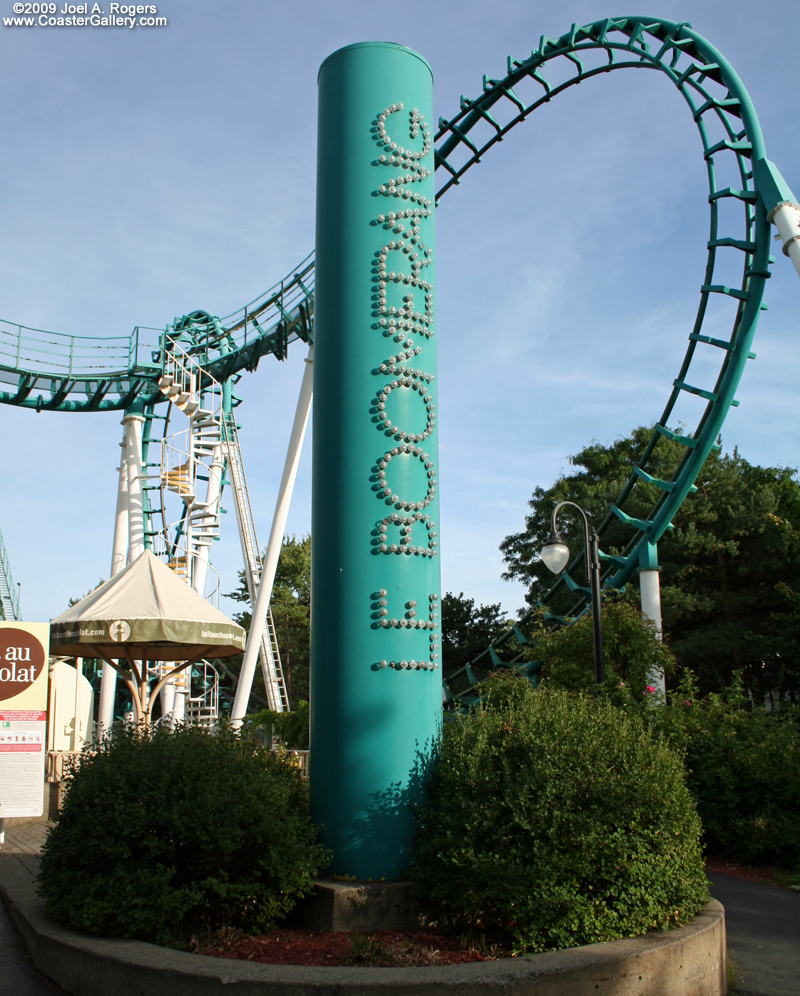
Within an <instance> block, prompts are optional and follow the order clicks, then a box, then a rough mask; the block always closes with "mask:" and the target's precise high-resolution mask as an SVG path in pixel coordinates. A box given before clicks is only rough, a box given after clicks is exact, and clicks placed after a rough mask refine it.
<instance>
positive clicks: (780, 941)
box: [708, 873, 800, 996]
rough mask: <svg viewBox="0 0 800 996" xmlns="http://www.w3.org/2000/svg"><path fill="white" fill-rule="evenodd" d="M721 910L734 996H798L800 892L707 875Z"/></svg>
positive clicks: (799, 974)
mask: <svg viewBox="0 0 800 996" xmlns="http://www.w3.org/2000/svg"><path fill="white" fill-rule="evenodd" d="M708 878H709V882H710V887H711V895H712V896H713V897H714V899H716V900H718V901H719V902H721V903H722V905H723V906H724V907H725V924H726V926H727V930H728V957H729V958H730V959H731V960H732V961H733V963H734V965H735V966H736V983H735V992H736V994H737V996H800V894H798V893H796V892H791V891H789V890H788V889H779V888H777V887H776V886H774V885H761V884H760V883H758V882H747V881H745V880H744V879H741V878H734V877H733V876H731V875H718V874H716V873H714V874H712V875H709V876H708Z"/></svg>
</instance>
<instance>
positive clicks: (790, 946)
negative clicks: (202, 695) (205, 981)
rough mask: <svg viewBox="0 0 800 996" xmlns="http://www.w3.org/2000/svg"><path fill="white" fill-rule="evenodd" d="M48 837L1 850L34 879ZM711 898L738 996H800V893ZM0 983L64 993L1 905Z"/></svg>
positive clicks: (719, 883)
mask: <svg viewBox="0 0 800 996" xmlns="http://www.w3.org/2000/svg"><path fill="white" fill-rule="evenodd" d="M46 832H47V824H46V823H26V824H21V825H18V826H12V827H9V828H8V829H7V830H6V843H5V846H4V847H2V848H0V853H2V855H3V860H2V861H0V881H2V876H3V865H4V862H5V861H9V860H17V861H19V862H21V863H22V864H23V865H24V866H25V867H26V868H27V869H28V870H29V871H30V872H31V873H32V874H35V873H36V869H37V866H38V853H39V850H40V848H41V846H42V844H43V843H44V838H45V834H46ZM709 881H710V887H711V895H712V896H713V897H714V899H717V900H719V902H721V903H722V905H723V906H724V907H725V919H726V924H727V930H728V954H729V957H730V958H731V959H732V960H733V962H734V964H735V965H736V969H737V979H736V990H735V991H736V996H800V894H798V893H795V892H790V891H789V890H785V889H779V888H777V887H775V886H771V885H761V884H759V883H756V882H747V881H744V880H743V879H739V878H733V877H732V876H730V875H719V874H717V873H713V874H711V875H709ZM0 980H2V982H3V986H2V991H3V993H8V994H9V996H54V994H58V993H62V992H63V990H62V989H59V987H58V986H56V985H54V984H53V983H52V982H49V981H48V980H47V979H45V978H43V977H42V976H41V975H39V973H38V972H36V971H35V969H34V968H33V967H32V965H31V963H30V960H29V958H28V955H27V953H26V951H25V948H24V945H23V943H22V940H21V938H20V936H19V934H18V933H17V931H16V928H15V927H14V925H13V923H12V921H11V918H10V917H9V915H8V913H7V911H6V909H5V907H4V906H3V904H2V902H0Z"/></svg>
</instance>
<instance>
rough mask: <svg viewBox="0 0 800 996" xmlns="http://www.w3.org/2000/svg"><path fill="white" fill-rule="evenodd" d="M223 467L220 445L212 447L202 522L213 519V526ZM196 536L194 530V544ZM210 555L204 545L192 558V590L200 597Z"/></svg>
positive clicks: (217, 514) (206, 546)
mask: <svg viewBox="0 0 800 996" xmlns="http://www.w3.org/2000/svg"><path fill="white" fill-rule="evenodd" d="M224 467H225V462H224V460H223V459H222V444H220V445H218V446H215V447H214V455H213V457H212V459H211V467H210V469H209V473H208V488H207V490H206V501H205V516H204V520H205V521H206V522H208V521H209V520H211V519H213V521H214V523H215V524H217V523H218V522H219V495H220V490H221V485H222V471H223V469H224ZM198 535H199V534H198V532H197V530H195V542H197V536H198ZM210 555H211V544H210V543H208V544H206V543H204V544H202V545H201V546H199V547H198V550H197V553H196V554H195V556H194V568H193V571H192V588H194V590H195V591H196V592H197V594H198V595H202V594H203V592H204V590H205V586H206V578H207V577H208V561H209V557H210Z"/></svg>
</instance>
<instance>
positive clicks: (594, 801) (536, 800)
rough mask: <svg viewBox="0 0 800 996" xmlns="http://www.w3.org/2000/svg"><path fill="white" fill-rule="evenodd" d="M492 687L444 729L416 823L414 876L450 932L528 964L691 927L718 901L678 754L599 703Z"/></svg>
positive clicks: (502, 683) (502, 681)
mask: <svg viewBox="0 0 800 996" xmlns="http://www.w3.org/2000/svg"><path fill="white" fill-rule="evenodd" d="M488 686H489V694H488V700H487V703H486V705H485V706H484V707H483V708H481V709H480V710H478V711H476V712H474V713H473V714H470V715H467V716H464V717H460V718H458V719H456V720H455V721H454V722H451V723H447V724H445V728H444V731H443V737H442V741H441V747H440V752H439V756H438V760H437V763H436V765H435V767H434V769H433V772H432V775H431V778H430V781H429V785H428V790H429V791H428V798H427V800H426V802H425V803H424V804H423V805H421V806H420V807H419V808H418V810H417V821H418V830H419V837H418V845H417V852H416V855H415V864H414V876H415V879H416V881H417V885H418V889H419V891H420V893H421V895H422V896H423V898H424V899H425V900H426V901H427V902H428V903H429V904H430V905H431V907H432V908H433V909H434V910H436V911H437V913H438V916H439V917H440V919H441V920H442V921H443V922H445V923H449V924H451V925H453V926H455V927H461V928H463V927H468V926H476V925H478V924H480V925H481V926H482V927H484V928H485V929H487V930H489V931H490V932H492V931H494V932H496V933H497V934H500V935H505V937H504V939H505V940H506V941H507V942H510V943H511V944H512V947H513V949H514V950H515V951H516V952H518V953H524V952H530V951H542V950H546V949H551V948H566V947H574V946H576V945H580V944H589V943H593V942H596V941H607V940H614V939H617V938H621V937H629V936H635V935H638V934H642V933H644V932H645V931H647V930H650V929H653V928H656V927H665V926H675V925H678V924H683V923H686V922H687V921H688V920H690V919H691V918H692V917H693V916H694V915H695V914H696V913H697V912H698V911H699V910H701V909H702V908H703V906H704V905H705V903H706V902H707V901H708V891H707V883H706V879H705V876H704V873H703V860H702V855H701V850H700V833H701V827H700V821H699V819H698V817H697V812H696V810H695V806H694V803H693V801H692V798H691V796H690V795H689V792H688V790H687V788H686V784H685V775H684V769H683V764H682V759H681V754H680V752H679V751H677V750H675V749H674V748H671V747H670V746H669V744H668V743H667V742H666V741H665V740H664V739H663V738H660V737H657V736H653V735H652V734H651V733H650V732H649V731H648V729H647V728H646V726H645V719H644V718H642V717H641V716H639V715H637V714H635V713H634V712H633V711H632V710H629V711H627V712H626V711H623V710H621V709H618V708H616V707H614V706H613V705H611V704H609V703H608V702H604V701H602V700H598V699H597V698H596V697H594V696H582V695H577V694H574V693H569V692H564V691H559V690H547V689H540V690H539V691H538V692H533V690H532V689H531V688H530V685H529V684H528V682H527V681H526V680H525V679H516V680H514V679H510V678H502V676H497V678H493V679H491V680H490V681H489V683H488ZM508 686H514V690H513V694H509V688H508Z"/></svg>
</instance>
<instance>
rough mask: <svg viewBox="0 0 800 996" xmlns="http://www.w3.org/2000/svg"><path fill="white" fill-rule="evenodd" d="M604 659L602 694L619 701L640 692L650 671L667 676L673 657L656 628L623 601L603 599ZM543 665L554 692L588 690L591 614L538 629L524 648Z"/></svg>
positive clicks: (591, 666)
mask: <svg viewBox="0 0 800 996" xmlns="http://www.w3.org/2000/svg"><path fill="white" fill-rule="evenodd" d="M601 619H602V625H603V658H604V662H605V673H606V689H607V692H608V693H609V694H610V695H611V696H612V699H613V700H615V701H618V700H620V699H627V698H628V696H629V695H631V694H632V695H633V696H634V697H635V699H636V700H638V699H639V698H641V696H642V694H643V693H645V691H646V689H647V687H648V685H649V683H650V681H651V679H652V675H653V673H654V672H663V673H664V674H665V675H667V676H669V675H671V674H672V673H673V671H674V666H675V658H674V657H673V656H672V653H671V652H670V650H669V647H667V646H666V644H664V643H662V642H661V640H659V639H658V636H657V634H656V631H655V624H654V623H653V622H652V621H651V620H649V619H646V618H645V617H643V616H642V614H641V612H639V610H638V609H637V608H636V606H634V605H632V604H631V603H630V601H628V600H627V599H626V598H621V597H616V598H608V599H605V598H604V599H603V608H602V613H601ZM528 652H529V655H530V657H531V659H532V660H536V661H541V662H542V670H541V672H540V675H541V677H542V678H543V679H544V680H545V681H546V682H547V684H548V685H551V686H552V687H554V688H565V689H568V690H570V691H591V690H592V689H593V688H594V684H595V672H594V629H593V625H592V617H591V614H590V613H588V612H587V613H586V614H585V615H583V616H581V618H580V619H578V620H577V622H575V623H574V624H573V625H571V626H562V627H559V628H558V629H551V630H549V631H547V630H543V631H542V632H541V633H540V634H539V635H538V636H537V637H536V640H535V643H532V644H531V645H530V647H529V650H528Z"/></svg>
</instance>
